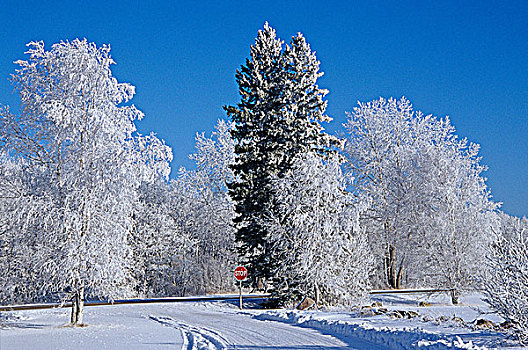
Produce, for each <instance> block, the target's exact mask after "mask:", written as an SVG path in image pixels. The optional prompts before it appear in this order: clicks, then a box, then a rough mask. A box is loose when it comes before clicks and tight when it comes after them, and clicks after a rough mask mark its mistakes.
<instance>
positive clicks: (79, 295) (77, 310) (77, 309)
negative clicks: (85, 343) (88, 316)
mask: <svg viewBox="0 0 528 350" xmlns="http://www.w3.org/2000/svg"><path fill="white" fill-rule="evenodd" d="M83 313H84V288H81V289H80V290H79V291H77V292H75V295H74V296H73V299H72V310H71V317H70V321H71V324H72V325H73V326H80V325H82V322H83Z"/></svg>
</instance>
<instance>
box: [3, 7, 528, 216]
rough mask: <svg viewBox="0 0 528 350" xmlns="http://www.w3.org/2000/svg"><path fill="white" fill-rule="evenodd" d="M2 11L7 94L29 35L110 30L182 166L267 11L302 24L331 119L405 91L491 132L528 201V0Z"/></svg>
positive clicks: (505, 171) (505, 185) (336, 125)
mask: <svg viewBox="0 0 528 350" xmlns="http://www.w3.org/2000/svg"><path fill="white" fill-rule="evenodd" d="M0 20H1V21H0V43H1V47H0V103H2V104H10V105H12V106H16V105H18V98H17V96H16V95H15V94H13V93H12V87H11V86H10V83H9V82H8V80H7V79H8V77H9V75H10V74H11V73H13V70H14V68H15V66H14V65H13V63H12V62H13V61H15V60H17V59H21V58H23V57H24V54H23V53H24V51H25V49H26V47H25V44H26V43H27V42H29V41H31V40H44V41H45V43H46V45H47V47H48V48H49V46H50V45H51V44H52V43H55V42H58V41H60V40H63V39H74V38H77V37H79V38H83V37H86V38H87V39H88V40H90V41H94V42H96V43H98V44H102V43H110V44H111V46H112V56H113V57H114V59H115V61H116V62H117V65H116V66H114V74H115V75H116V76H117V77H118V79H119V80H120V81H127V82H131V83H132V84H134V85H135V86H136V88H137V95H136V97H135V98H134V103H135V104H136V106H138V107H139V108H140V109H142V110H143V111H144V112H145V113H146V118H145V119H144V121H142V122H141V123H140V130H141V131H142V132H148V131H150V130H153V131H154V132H156V133H157V134H158V135H159V136H160V137H162V138H163V139H165V140H166V141H167V143H168V144H169V145H170V146H172V148H173V151H174V161H173V164H172V165H173V174H175V173H176V171H177V169H178V168H179V166H181V165H185V166H190V165H191V163H190V162H189V161H188V160H187V159H186V157H187V155H188V154H189V153H191V152H192V151H193V147H194V136H195V134H196V132H198V131H206V132H210V131H211V129H212V127H213V125H214V124H215V121H216V120H217V119H218V118H222V117H225V114H224V112H223V111H222V105H224V104H231V103H235V102H236V101H237V98H238V92H237V86H236V84H235V81H234V73H235V70H236V68H238V67H239V66H240V65H241V64H242V63H244V60H245V58H246V57H247V56H248V53H249V45H250V44H252V43H253V41H254V38H255V36H256V33H257V31H258V29H260V28H261V27H262V25H263V24H264V22H265V21H269V22H270V24H271V25H272V26H273V27H275V28H276V29H277V32H278V35H279V36H280V37H281V38H282V39H283V40H285V41H287V40H288V39H289V37H291V36H292V35H294V34H295V33H296V32H298V31H301V32H303V33H304V35H305V36H306V37H307V39H308V42H309V43H310V44H311V45H312V48H313V49H314V50H316V51H317V55H318V58H319V60H320V61H321V68H322V70H323V71H324V72H325V76H324V77H323V78H322V79H321V80H320V85H321V86H323V87H325V88H327V89H329V90H330V95H328V101H329V107H328V113H329V115H331V116H333V117H334V121H333V122H332V123H331V124H330V125H328V126H327V129H328V130H330V131H331V132H334V131H336V130H338V129H341V124H342V123H343V122H344V121H345V111H346V110H351V109H352V107H353V106H354V105H355V104H356V102H357V101H358V100H361V101H368V100H372V99H376V98H378V97H379V96H383V97H390V96H394V97H401V96H406V97H407V98H409V99H410V100H411V101H412V102H413V104H414V106H415V108H416V109H420V110H422V111H424V112H425V113H427V114H429V113H432V114H434V115H437V116H445V115H449V116H450V117H451V119H452V122H453V124H454V125H455V127H456V128H457V133H458V134H459V135H460V136H463V137H467V138H468V139H469V140H471V141H473V142H477V143H479V144H481V146H482V151H481V153H482V156H483V163H484V164H487V165H488V166H489V171H488V172H487V173H486V176H487V177H488V184H489V186H490V187H491V189H492V193H493V196H494V198H495V200H498V201H502V202H504V205H503V210H504V211H506V212H507V213H510V214H513V215H518V216H522V215H528V176H527V175H528V140H527V137H528V2H527V1H519V0H508V1H497V2H492V1H394V2H385V1H335V2H334V1H258V2H254V1H238V0H237V1H228V0H225V1H218V2H200V1H188V2H183V1H166V2H163V1H158V2H155V1H153V2H149V1H121V2H119V1H83V2H81V1H63V2H60V1H57V2H54V4H49V3H48V2H47V1H20V0H18V1H3V0H2V1H1V11H0Z"/></svg>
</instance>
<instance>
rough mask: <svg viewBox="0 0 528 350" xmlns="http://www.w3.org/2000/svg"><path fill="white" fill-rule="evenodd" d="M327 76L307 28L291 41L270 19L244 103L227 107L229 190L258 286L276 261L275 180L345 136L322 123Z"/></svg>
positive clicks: (247, 74)
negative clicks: (231, 155) (271, 219)
mask: <svg viewBox="0 0 528 350" xmlns="http://www.w3.org/2000/svg"><path fill="white" fill-rule="evenodd" d="M321 75H322V73H320V72H319V61H317V59H316V57H315V53H314V52H312V51H311V49H310V46H309V45H308V44H307V43H306V40H305V39H304V37H303V36H302V35H301V34H300V33H299V34H298V35H297V36H295V37H293V38H292V42H291V46H288V45H287V46H286V47H284V46H283V42H282V41H281V40H280V39H279V38H277V36H276V33H275V30H274V29H273V28H272V27H270V26H269V25H268V23H266V24H265V25H264V28H263V29H262V30H259V32H258V36H257V38H256V40H255V44H254V45H252V46H251V50H250V58H248V59H247V60H246V64H245V65H243V66H241V68H240V69H238V70H237V73H236V75H235V78H236V82H237V83H238V86H239V94H240V97H241V99H240V102H239V103H238V104H237V105H235V106H224V109H225V110H226V112H227V114H228V115H229V117H230V118H231V119H232V121H233V124H234V127H233V130H232V136H233V138H234V140H235V142H236V144H235V162H234V164H233V165H232V170H233V173H234V175H235V181H233V182H232V183H230V184H229V194H230V196H231V198H232V199H233V201H234V203H235V212H236V216H235V218H234V224H235V227H236V241H237V243H238V253H239V257H240V262H241V263H244V264H245V265H246V266H247V267H248V269H249V272H250V281H251V282H252V283H254V284H255V283H256V282H257V281H258V280H259V279H263V280H268V279H270V278H271V277H272V276H273V273H274V270H275V266H276V265H277V264H276V263H275V262H274V261H273V260H274V258H273V257H274V256H276V255H275V254H273V252H271V251H270V249H271V245H270V244H269V241H268V228H267V226H268V224H267V218H268V216H269V214H270V213H273V212H274V210H275V208H276V206H277V203H275V196H274V190H273V187H272V179H274V178H277V177H278V178H282V177H283V176H284V174H286V173H287V172H288V170H289V169H291V168H292V165H293V164H292V163H293V159H295V157H296V156H297V155H299V154H301V153H305V152H307V151H312V152H316V153H318V154H324V153H326V151H327V150H328V149H329V148H330V147H332V146H333V145H336V144H337V142H338V141H337V139H336V138H334V137H331V136H329V135H327V134H325V133H324V129H323V128H322V127H321V125H320V124H319V122H322V121H325V122H328V121H330V120H331V118H329V117H328V116H326V115H325V109H326V104H327V103H326V101H324V96H325V95H326V94H327V93H328V91H327V90H324V89H320V88H319V87H318V86H317V84H316V82H317V79H318V78H319V77H320V76H321Z"/></svg>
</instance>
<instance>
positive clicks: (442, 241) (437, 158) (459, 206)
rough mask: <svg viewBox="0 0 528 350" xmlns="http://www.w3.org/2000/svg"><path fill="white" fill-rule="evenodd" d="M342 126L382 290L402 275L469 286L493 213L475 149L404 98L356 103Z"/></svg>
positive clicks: (456, 286)
mask: <svg viewBox="0 0 528 350" xmlns="http://www.w3.org/2000/svg"><path fill="white" fill-rule="evenodd" d="M346 127H347V129H348V131H349V137H348V140H347V145H346V155H347V158H348V164H347V165H348V167H349V168H350V171H351V174H353V175H354V177H355V178H356V179H357V180H356V183H355V185H354V190H355V191H356V193H357V195H359V196H360V197H366V198H367V199H368V200H369V201H370V203H371V205H370V207H369V209H368V210H367V211H366V213H365V215H364V216H363V224H364V225H365V227H367V228H368V230H369V236H370V238H371V239H370V241H371V245H372V247H373V249H374V251H375V252H376V254H377V256H378V261H379V262H380V263H379V264H378V266H379V268H380V271H382V272H381V273H380V275H382V276H383V280H384V283H383V284H387V285H389V286H390V287H393V288H399V287H400V286H401V285H402V282H403V278H404V276H405V277H407V281H408V283H412V284H424V283H425V284H428V285H430V284H434V285H439V286H442V287H445V288H454V289H456V290H461V289H464V288H467V287H468V286H471V285H472V284H473V282H472V279H471V276H473V275H474V273H475V272H476V271H477V269H478V266H479V264H481V263H482V256H483V254H482V249H483V248H484V247H485V246H486V244H487V241H488V236H489V235H488V232H489V228H490V225H491V223H490V216H489V214H490V213H491V212H493V211H494V210H495V209H496V208H497V204H495V203H493V202H492V201H491V195H490V193H489V190H488V189H487V187H486V185H485V179H484V178H483V177H482V172H483V171H484V170H485V167H484V166H482V165H481V164H480V157H479V156H478V151H479V148H478V146H477V145H474V144H470V143H468V142H467V140H465V139H462V140H461V139H459V138H458V137H457V136H456V135H455V133H454V132H455V130H454V127H453V126H452V125H451V123H450V121H449V119H448V118H446V119H444V120H442V119H438V118H435V117H434V116H431V115H427V116H426V115H423V114H422V113H421V112H419V111H417V112H415V111H413V109H412V105H411V104H410V102H409V101H408V100H406V99H404V98H402V99H401V100H395V99H389V100H385V99H379V100H376V101H372V102H369V103H360V104H359V106H358V107H356V108H354V111H353V113H351V114H349V119H348V123H347V124H346ZM405 266H407V267H408V269H407V270H405V269H404V267H405ZM378 283H379V282H378ZM457 295H458V293H454V295H453V301H455V302H456V300H457Z"/></svg>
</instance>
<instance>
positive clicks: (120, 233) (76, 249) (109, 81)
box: [0, 39, 172, 324]
mask: <svg viewBox="0 0 528 350" xmlns="http://www.w3.org/2000/svg"><path fill="white" fill-rule="evenodd" d="M28 46H29V50H28V51H27V53H28V54H29V59H28V60H27V61H23V60H21V61H17V62H16V63H17V64H18V65H19V66H20V68H19V69H17V70H16V73H15V74H14V75H13V78H12V80H13V84H14V86H15V88H16V89H17V90H18V92H19V94H20V98H21V102H22V111H21V113H20V114H19V115H14V114H12V113H10V112H9V110H8V109H4V110H3V111H2V114H1V121H0V127H1V130H0V135H1V136H0V138H1V139H2V142H3V148H4V149H5V150H6V151H5V152H6V153H7V154H8V155H9V156H10V157H14V158H15V159H16V158H17V157H18V158H19V159H23V160H25V161H26V162H27V166H26V167H25V169H24V170H25V171H26V172H27V174H28V177H30V179H29V180H28V186H27V188H28V191H27V192H28V194H27V196H31V198H32V200H31V201H30V202H28V203H27V206H25V207H22V208H20V213H22V214H21V215H19V216H17V217H15V218H14V220H15V221H16V225H18V230H19V231H18V233H17V234H18V238H16V239H17V242H18V243H20V244H22V245H23V248H24V249H22V254H23V257H22V259H25V260H26V262H27V264H26V265H25V266H31V267H32V271H31V272H30V273H29V275H28V276H27V278H30V279H31V283H29V286H30V288H31V290H30V291H28V293H30V296H29V297H36V296H37V295H38V294H39V293H40V291H46V293H49V294H50V295H59V294H60V293H62V294H63V295H65V297H72V299H73V307H72V318H71V321H72V323H73V324H77V323H82V310H83V302H84V297H85V294H86V293H89V295H90V296H91V297H104V298H115V297H121V296H126V295H130V294H132V293H134V290H133V287H134V280H133V274H132V269H133V262H132V261H131V258H132V250H131V246H130V244H129V243H130V242H129V239H130V233H131V232H132V230H133V226H134V217H133V213H134V209H135V208H136V204H137V202H138V188H139V186H140V184H141V182H142V181H152V180H153V179H155V178H157V177H159V176H163V177H167V176H168V174H169V171H170V168H169V165H168V162H169V161H170V159H171V157H172V154H171V150H170V148H168V147H167V146H165V145H164V143H163V142H162V141H160V140H159V139H157V138H156V137H155V136H154V135H149V136H141V135H138V134H136V127H135V125H134V121H135V120H136V119H141V118H142V117H143V113H142V112H140V111H139V110H138V109H137V108H135V107H134V106H133V105H128V104H126V102H128V101H129V100H130V99H131V98H132V97H133V95H134V90H135V89H134V87H133V86H132V85H130V84H126V83H119V82H118V81H117V80H116V79H115V78H114V77H113V76H112V72H111V69H110V67H111V65H112V64H114V61H113V60H112V58H111V56H110V48H109V47H108V46H105V45H103V46H102V47H99V48H98V47H97V46H96V45H95V44H94V43H89V42H88V41H87V40H86V39H85V40H78V39H76V40H74V41H71V42H69V41H65V42H61V43H58V44H54V45H53V46H52V47H51V50H49V51H47V50H45V48H44V43H43V42H31V43H30V44H28Z"/></svg>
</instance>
